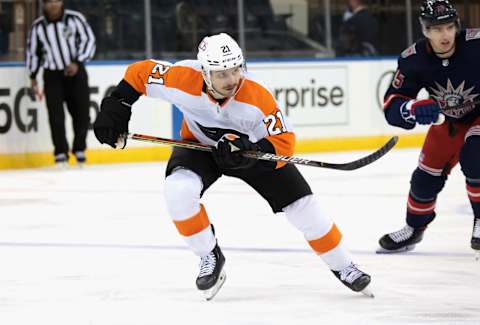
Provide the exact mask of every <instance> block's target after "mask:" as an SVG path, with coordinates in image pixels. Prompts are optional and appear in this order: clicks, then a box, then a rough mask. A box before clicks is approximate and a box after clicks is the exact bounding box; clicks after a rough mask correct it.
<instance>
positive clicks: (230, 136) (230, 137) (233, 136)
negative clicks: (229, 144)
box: [223, 133, 240, 141]
mask: <svg viewBox="0 0 480 325" xmlns="http://www.w3.org/2000/svg"><path fill="white" fill-rule="evenodd" d="M223 136H224V137H225V139H227V140H228V141H234V140H236V139H238V138H240V137H239V136H238V135H236V134H233V133H227V134H224V135H223Z"/></svg>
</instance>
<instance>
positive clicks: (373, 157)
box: [321, 136, 398, 170]
mask: <svg viewBox="0 0 480 325" xmlns="http://www.w3.org/2000/svg"><path fill="white" fill-rule="evenodd" d="M397 142H398V136H393V137H391V138H390V140H388V141H387V143H385V144H384V145H383V146H382V147H381V148H379V149H378V150H376V151H375V152H372V153H371V154H369V155H368V156H366V157H363V158H360V159H358V160H355V161H352V162H348V163H344V164H328V163H324V164H323V165H322V166H321V167H326V168H333V169H339V170H355V169H359V168H362V167H364V166H366V165H369V164H371V163H373V162H374V161H377V160H378V159H380V158H381V157H383V156H384V155H385V154H386V153H387V152H389V151H390V150H392V148H393V147H395V145H396V144H397Z"/></svg>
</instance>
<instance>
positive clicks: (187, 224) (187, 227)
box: [173, 204, 210, 237]
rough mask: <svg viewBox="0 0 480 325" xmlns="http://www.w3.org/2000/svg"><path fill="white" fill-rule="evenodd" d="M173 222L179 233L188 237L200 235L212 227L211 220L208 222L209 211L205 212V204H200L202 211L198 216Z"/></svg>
mask: <svg viewBox="0 0 480 325" xmlns="http://www.w3.org/2000/svg"><path fill="white" fill-rule="evenodd" d="M173 222H174V223H175V227H177V229H178V232H179V233H180V234H181V235H183V236H186V237H189V236H192V235H195V234H198V233H199V232H201V231H202V230H204V229H205V228H207V227H208V226H209V225H210V220H208V215H207V211H205V208H204V207H203V204H200V211H199V212H198V213H197V214H195V215H193V216H191V217H190V218H188V219H185V220H181V221H175V220H174V221H173Z"/></svg>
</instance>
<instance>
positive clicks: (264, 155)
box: [127, 133, 398, 170]
mask: <svg viewBox="0 0 480 325" xmlns="http://www.w3.org/2000/svg"><path fill="white" fill-rule="evenodd" d="M127 138H129V139H132V140H137V141H144V142H151V143H158V144H166V145H171V146H175V147H181V148H187V149H192V150H200V151H206V152H211V151H212V147H210V146H207V145H205V144H202V143H197V142H190V141H182V140H174V139H167V138H161V137H156V136H151V135H144V134H138V133H133V134H128V135H127ZM397 141H398V137H397V136H394V137H392V138H390V140H388V142H387V143H385V144H384V145H383V146H382V147H381V148H379V149H378V150H376V151H375V152H373V153H371V154H369V155H368V156H366V157H363V158H360V159H358V160H355V161H351V162H348V163H340V164H336V163H327V162H323V161H315V160H311V159H306V158H300V157H294V156H282V155H275V154H273V153H268V152H261V151H244V152H242V154H243V155H244V156H246V157H249V158H253V159H259V160H266V161H282V162H285V163H288V164H298V165H304V166H312V167H321V168H330V169H338V170H355V169H358V168H361V167H363V166H366V165H368V164H371V163H372V162H374V161H376V160H378V159H379V158H380V157H382V156H383V155H385V154H386V153H387V152H388V151H390V150H391V149H392V148H393V147H394V146H395V144H396V143H397Z"/></svg>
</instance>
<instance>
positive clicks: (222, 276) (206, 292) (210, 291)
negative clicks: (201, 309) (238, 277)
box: [201, 269, 227, 301]
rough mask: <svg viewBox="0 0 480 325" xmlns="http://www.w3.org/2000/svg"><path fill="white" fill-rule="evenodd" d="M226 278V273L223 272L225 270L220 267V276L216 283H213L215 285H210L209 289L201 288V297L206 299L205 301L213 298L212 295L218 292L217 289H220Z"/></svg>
mask: <svg viewBox="0 0 480 325" xmlns="http://www.w3.org/2000/svg"><path fill="white" fill-rule="evenodd" d="M226 279H227V274H226V273H225V270H223V269H222V271H221V272H220V276H219V278H218V281H217V283H215V285H214V286H213V287H211V288H210V289H207V290H201V291H202V294H203V297H204V298H205V299H206V300H207V301H210V300H212V299H213V297H215V295H216V294H217V293H218V291H219V290H220V288H221V287H222V286H223V284H224V283H225V280H226Z"/></svg>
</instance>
